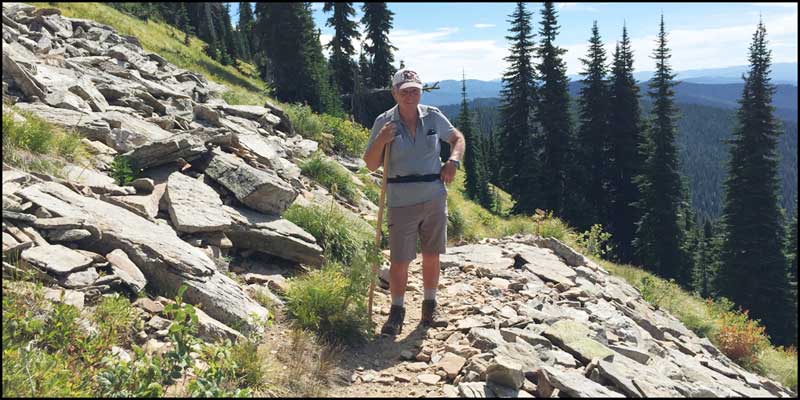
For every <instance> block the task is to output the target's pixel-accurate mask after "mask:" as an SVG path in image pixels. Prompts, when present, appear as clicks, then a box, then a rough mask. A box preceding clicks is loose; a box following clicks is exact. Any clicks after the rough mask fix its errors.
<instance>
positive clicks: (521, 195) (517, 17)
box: [498, 2, 537, 214]
mask: <svg viewBox="0 0 800 400" xmlns="http://www.w3.org/2000/svg"><path fill="white" fill-rule="evenodd" d="M510 18H511V20H510V21H509V22H510V23H511V28H509V31H510V32H511V35H510V36H506V39H508V40H509V41H511V49H510V54H509V56H508V57H506V58H505V60H506V61H508V63H509V68H508V70H507V71H506V72H505V73H504V74H503V89H502V90H501V92H500V95H501V104H500V115H501V117H500V121H501V122H500V124H499V126H498V134H499V136H500V138H501V139H500V140H501V146H500V150H499V152H498V153H499V154H498V158H499V159H500V160H501V161H500V162H499V163H498V164H499V166H500V168H501V172H500V179H501V184H502V186H503V188H504V189H505V190H506V191H507V192H508V193H509V194H510V195H511V198H512V199H513V200H514V201H515V202H516V204H515V212H521V213H528V214H532V213H533V212H534V210H535V208H536V200H535V196H536V195H537V188H536V187H535V183H536V181H535V179H534V176H535V175H534V174H535V172H536V170H537V168H536V167H537V162H536V156H535V154H536V153H535V152H534V147H533V139H534V137H535V135H536V126H535V125H534V121H533V115H534V107H535V104H536V86H535V82H534V81H535V79H536V76H535V72H534V69H533V66H532V64H531V58H532V57H533V52H534V47H533V37H534V34H533V30H532V29H531V24H530V18H531V13H530V12H529V11H526V10H525V4H524V3H521V2H520V3H517V7H516V9H515V10H514V12H513V13H512V14H511V15H510Z"/></svg>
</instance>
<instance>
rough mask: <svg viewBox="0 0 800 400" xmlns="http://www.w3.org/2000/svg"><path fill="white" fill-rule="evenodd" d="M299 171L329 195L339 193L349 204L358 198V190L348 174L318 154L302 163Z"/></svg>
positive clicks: (335, 163) (342, 168)
mask: <svg viewBox="0 0 800 400" xmlns="http://www.w3.org/2000/svg"><path fill="white" fill-rule="evenodd" d="M300 171H301V172H302V173H303V174H305V175H306V176H308V177H309V178H311V179H313V180H315V181H317V182H319V184H320V185H322V186H324V187H325V188H327V189H328V190H330V191H331V193H339V194H340V195H342V197H344V198H345V199H347V201H349V202H351V203H353V202H355V200H356V198H357V197H358V188H356V184H355V183H354V182H353V179H352V175H351V174H350V172H349V171H347V170H346V169H345V168H344V167H342V166H341V165H339V164H338V163H337V162H335V161H332V160H326V159H324V156H323V155H322V154H320V153H315V154H314V155H312V156H311V157H309V158H308V159H307V160H305V161H304V162H302V163H301V164H300Z"/></svg>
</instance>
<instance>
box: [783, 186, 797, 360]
mask: <svg viewBox="0 0 800 400" xmlns="http://www.w3.org/2000/svg"><path fill="white" fill-rule="evenodd" d="M787 225H788V226H787V228H788V231H789V232H788V233H787V235H786V236H787V237H788V240H787V243H786V255H787V258H788V261H789V262H788V264H789V297H790V299H791V300H790V301H791V305H792V313H791V314H792V324H791V326H792V328H791V332H792V334H793V336H792V337H791V338H790V343H792V344H794V346H795V347H797V200H795V207H794V215H793V216H792V221H791V222H790V223H789V224H787Z"/></svg>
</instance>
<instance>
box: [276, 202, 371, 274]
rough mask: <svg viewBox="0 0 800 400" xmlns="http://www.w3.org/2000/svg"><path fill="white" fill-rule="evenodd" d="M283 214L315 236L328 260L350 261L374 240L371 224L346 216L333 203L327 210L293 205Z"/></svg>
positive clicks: (318, 207) (348, 262)
mask: <svg viewBox="0 0 800 400" xmlns="http://www.w3.org/2000/svg"><path fill="white" fill-rule="evenodd" d="M283 217H284V218H286V219H287V220H289V221H291V222H293V223H294V224H296V225H297V226H299V227H301V228H303V230H305V231H306V232H308V233H310V234H311V236H314V238H315V239H317V243H318V244H319V245H320V247H322V249H323V251H324V252H325V256H326V258H327V259H329V260H333V261H338V262H341V263H342V264H350V263H352V262H353V261H354V260H356V259H357V258H358V257H359V254H360V253H361V252H362V251H363V249H364V246H365V243H366V244H369V243H372V241H374V240H375V238H374V236H373V235H374V234H375V233H374V232H373V231H372V229H371V227H370V226H369V225H368V224H366V223H364V222H362V221H356V220H353V219H352V218H350V217H348V216H347V215H345V214H344V213H343V212H342V211H340V210H339V209H338V208H336V207H335V205H334V204H333V203H332V204H331V207H330V208H329V209H327V210H326V209H325V208H324V207H321V206H309V207H301V206H296V205H292V206H291V207H289V209H287V210H286V211H285V212H284V213H283Z"/></svg>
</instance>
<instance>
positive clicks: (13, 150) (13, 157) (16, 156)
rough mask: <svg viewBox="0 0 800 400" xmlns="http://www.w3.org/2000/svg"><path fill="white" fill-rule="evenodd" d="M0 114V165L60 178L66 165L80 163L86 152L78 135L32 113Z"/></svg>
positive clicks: (86, 154) (14, 111)
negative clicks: (0, 122) (0, 160)
mask: <svg viewBox="0 0 800 400" xmlns="http://www.w3.org/2000/svg"><path fill="white" fill-rule="evenodd" d="M11 110H12V112H13V113H16V114H19V115H20V116H22V117H23V118H24V121H19V120H15V118H14V116H13V114H12V112H9V113H6V112H4V113H3V162H4V163H8V164H10V165H13V166H15V167H18V168H20V169H22V170H25V171H31V172H40V173H44V174H49V175H56V176H59V177H62V175H63V174H62V173H61V168H62V167H63V166H64V164H65V163H66V162H73V163H83V162H85V161H86V160H87V159H88V157H89V153H88V152H87V151H86V149H85V148H84V147H83V144H82V143H81V136H80V135H79V134H77V133H74V132H70V131H66V130H64V129H61V128H59V127H57V126H55V125H52V124H50V123H48V122H46V121H44V120H43V119H41V118H38V117H36V116H35V115H34V114H31V113H29V112H24V111H17V110H15V109H14V108H11Z"/></svg>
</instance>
